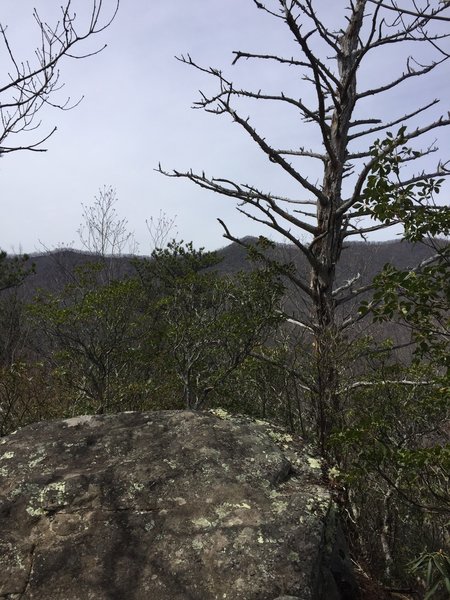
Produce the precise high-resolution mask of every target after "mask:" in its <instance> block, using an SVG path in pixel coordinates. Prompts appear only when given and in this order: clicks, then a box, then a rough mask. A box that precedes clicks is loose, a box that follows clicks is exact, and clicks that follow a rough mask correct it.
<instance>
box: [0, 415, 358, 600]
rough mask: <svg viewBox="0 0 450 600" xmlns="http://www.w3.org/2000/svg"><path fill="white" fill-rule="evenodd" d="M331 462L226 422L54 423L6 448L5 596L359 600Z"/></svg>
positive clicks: (0, 536) (0, 456) (0, 593)
mask: <svg viewBox="0 0 450 600" xmlns="http://www.w3.org/2000/svg"><path fill="white" fill-rule="evenodd" d="M356 597H357V593H356V590H355V586H354V584H353V582H352V578H351V573H350V569H349V566H348V558H347V556H346V549H345V542H344V540H343V537H342V534H341V532H340V530H339V525H338V523H337V521H336V519H335V516H334V512H333V509H332V504H331V501H330V495H329V492H328V491H327V489H326V487H325V486H324V485H323V484H322V482H321V468H320V464H319V463H318V461H316V460H315V459H314V458H311V457H309V456H308V455H306V454H305V452H304V450H302V446H301V444H300V443H299V442H298V441H297V442H296V441H294V440H293V439H292V438H291V436H290V435H288V434H286V433H284V432H283V431H281V430H279V429H276V428H273V427H271V426H269V425H268V424H267V423H263V422H259V421H252V420H250V419H246V418H234V417H233V418H229V417H228V416H227V415H226V413H224V412H223V411H216V413H215V414H212V413H196V412H191V411H162V412H155V413H122V414H118V415H111V416H92V417H89V416H87V417H79V418H74V419H68V420H61V421H53V422H42V423H37V424H35V425H31V426H29V427H25V428H23V429H21V430H19V431H17V432H15V433H14V434H11V435H10V436H8V437H6V438H3V439H2V440H0V598H2V599H10V600H12V599H23V600H28V599H30V600H31V599H36V600H37V599H39V600H42V599H45V600H89V599H92V600H94V599H95V600H128V599H129V600H144V599H145V600H148V599H151V600H187V599H191V600H213V599H214V600H216V599H217V600H219V599H220V600H223V599H225V600H275V599H276V598H279V599H280V600H281V599H286V598H290V599H291V600H353V599H354V598H356Z"/></svg>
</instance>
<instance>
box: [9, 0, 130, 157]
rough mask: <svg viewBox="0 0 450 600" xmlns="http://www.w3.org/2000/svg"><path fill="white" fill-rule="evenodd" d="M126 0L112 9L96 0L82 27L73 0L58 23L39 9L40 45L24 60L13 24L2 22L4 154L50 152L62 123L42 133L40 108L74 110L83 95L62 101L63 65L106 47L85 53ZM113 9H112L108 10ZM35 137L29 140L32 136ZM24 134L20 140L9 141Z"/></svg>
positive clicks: (66, 4)
mask: <svg viewBox="0 0 450 600" xmlns="http://www.w3.org/2000/svg"><path fill="white" fill-rule="evenodd" d="M119 1H120V0H112V2H113V6H112V8H111V9H110V11H109V12H108V11H107V9H106V7H105V4H106V2H104V0H91V2H89V4H90V5H91V7H90V12H89V13H88V18H87V20H86V25H85V26H84V27H83V26H78V23H79V19H78V17H77V15H76V13H75V11H74V10H73V8H72V2H71V0H67V1H66V3H65V5H63V6H62V7H61V13H60V18H59V20H58V21H57V22H56V23H55V24H49V23H47V22H46V21H44V20H43V19H42V18H41V17H40V15H39V13H38V12H37V10H36V9H35V10H34V13H33V16H34V20H35V22H36V25H37V28H38V30H39V32H40V45H39V47H38V48H36V49H35V51H34V54H33V55H32V56H31V57H30V58H29V59H27V60H23V59H19V58H18V53H17V51H16V50H15V49H14V48H13V44H12V42H11V41H10V39H9V37H8V28H7V26H6V25H4V24H2V23H0V44H1V45H2V46H3V56H2V65H3V69H4V70H3V72H2V75H1V76H0V156H1V155H2V154H6V153H9V152H16V151H17V150H31V151H34V152H44V151H45V148H43V144H44V143H45V142H46V141H47V140H48V139H49V138H50V136H51V135H53V134H54V133H55V131H56V127H54V128H53V129H51V130H50V131H48V132H47V133H43V134H40V133H38V131H39V130H40V129H41V122H40V120H39V113H40V112H41V110H42V109H43V108H44V107H45V106H52V107H55V108H58V109H61V110H70V109H71V108H74V107H75V106H76V105H77V104H79V102H80V100H78V101H75V102H72V101H71V99H70V98H66V99H64V100H62V101H61V100H60V99H59V97H58V92H59V91H60V90H61V88H62V87H63V83H62V82H61V79H60V71H59V68H60V66H61V63H62V62H63V60H64V59H66V58H71V59H76V60H79V59H83V58H87V57H89V56H93V55H95V54H98V53H99V52H101V51H102V50H103V49H104V48H105V46H102V47H100V48H98V49H96V50H94V51H90V52H88V53H84V54H83V53H80V48H82V47H83V44H84V42H85V41H86V40H87V39H88V38H90V37H93V36H95V35H97V34H99V33H101V32H102V31H104V30H105V29H106V28H107V27H108V26H109V25H110V24H111V23H112V21H113V19H114V18H115V16H116V14H117V11H118V8H119ZM107 12H108V14H106V13H107ZM27 133H28V134H30V133H31V134H34V139H33V140H32V141H28V139H29V137H28V136H25V137H24V136H23V134H27ZM15 136H18V142H17V143H11V144H8V143H7V140H8V139H11V138H14V137H15Z"/></svg>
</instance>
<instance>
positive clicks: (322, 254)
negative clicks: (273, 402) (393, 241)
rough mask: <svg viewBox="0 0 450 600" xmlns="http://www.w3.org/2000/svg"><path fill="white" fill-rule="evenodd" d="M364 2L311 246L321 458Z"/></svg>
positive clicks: (330, 405) (329, 409) (333, 375)
mask: <svg viewBox="0 0 450 600" xmlns="http://www.w3.org/2000/svg"><path fill="white" fill-rule="evenodd" d="M365 3H366V0H359V1H358V2H357V3H356V6H355V11H354V12H353V14H352V17H351V19H350V21H349V24H348V27H347V29H346V31H345V32H344V33H343V34H342V36H341V38H340V40H339V46H340V53H339V54H338V67H339V87H338V88H337V89H336V92H335V93H336V98H337V99H338V102H337V104H336V106H335V108H334V110H333V113H332V119H331V126H330V129H329V148H328V158H327V161H326V164H325V171H324V177H323V184H322V190H323V193H324V196H325V198H326V199H325V200H323V201H319V202H318V203H317V226H318V227H317V229H318V233H317V235H316V237H315V239H314V240H313V242H312V244H311V247H310V250H311V254H312V256H313V257H314V260H313V262H312V275H311V289H312V292H313V311H314V314H313V322H314V324H315V355H316V368H317V415H318V434H319V445H320V449H321V452H322V454H323V455H326V454H327V450H326V445H327V441H328V439H329V436H330V433H331V430H332V427H333V425H334V424H335V422H336V419H337V418H338V415H339V413H340V403H339V397H338V394H337V389H338V385H339V374H338V369H337V365H336V360H335V356H336V348H337V346H338V345H339V343H340V340H339V336H340V328H339V323H338V320H337V315H336V302H335V299H334V298H333V287H334V283H335V278H336V264H337V262H338V260H339V258H340V255H341V252H342V243H343V234H344V232H345V224H344V222H343V220H342V217H340V216H338V213H337V209H338V208H339V207H340V206H341V204H342V180H343V176H344V170H345V162H346V159H347V146H348V131H349V128H350V120H351V116H352V112H353V108H354V106H355V101H356V70H357V64H356V52H355V51H356V50H357V47H358V36H359V32H360V29H361V26H362V22H363V14H364V6H365ZM322 91H323V90H322Z"/></svg>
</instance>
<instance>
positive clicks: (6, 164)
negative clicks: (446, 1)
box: [0, 0, 450, 254]
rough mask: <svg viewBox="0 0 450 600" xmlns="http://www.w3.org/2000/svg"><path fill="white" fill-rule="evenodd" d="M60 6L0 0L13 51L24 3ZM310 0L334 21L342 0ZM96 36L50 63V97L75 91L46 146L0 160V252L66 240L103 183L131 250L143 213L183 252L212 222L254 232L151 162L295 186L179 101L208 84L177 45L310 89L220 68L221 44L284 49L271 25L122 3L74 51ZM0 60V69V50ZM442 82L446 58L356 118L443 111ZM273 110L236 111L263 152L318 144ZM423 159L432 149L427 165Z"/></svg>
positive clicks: (236, 5)
mask: <svg viewBox="0 0 450 600" xmlns="http://www.w3.org/2000/svg"><path fill="white" fill-rule="evenodd" d="M104 2H105V9H108V8H110V7H112V5H113V1H112V0H104ZM61 3H62V0H20V1H19V0H1V5H0V22H1V23H2V25H8V26H9V29H8V33H9V35H10V39H11V41H12V42H13V45H14V48H15V52H16V55H17V56H18V57H20V59H26V58H28V57H30V58H31V57H32V55H33V52H34V47H35V42H36V39H35V37H33V35H34V36H35V33H36V27H35V25H34V24H33V20H32V12H33V7H34V6H36V8H37V9H38V11H39V13H40V15H41V17H42V18H43V19H44V20H47V21H48V22H49V23H52V22H54V21H55V19H57V16H58V10H59V6H60V4H61ZM316 5H317V6H318V7H319V9H320V10H321V11H322V18H323V19H325V20H327V19H328V20H329V21H328V22H339V21H340V22H342V23H343V17H344V14H345V13H344V8H345V6H346V5H347V1H346V0H333V2H331V1H330V0H317V2H316ZM74 6H76V7H77V12H78V13H79V15H80V18H81V17H82V16H83V14H84V15H86V14H88V11H89V7H90V6H91V0H78V2H76V1H75V2H74ZM105 42H106V43H107V44H108V47H107V48H106V49H105V50H104V51H103V52H102V53H101V54H100V55H98V56H95V57H92V58H89V59H86V60H83V61H65V62H63V63H61V65H60V70H61V79H62V81H64V82H65V84H66V85H65V88H64V90H62V91H61V98H63V97H64V95H68V96H70V97H71V98H73V99H77V98H78V97H79V96H81V95H84V99H83V101H82V102H81V104H80V105H79V106H78V107H77V108H75V109H74V110H72V111H69V112H64V113H62V112H59V111H56V110H50V109H49V110H45V111H43V113H42V115H41V116H42V120H43V129H42V130H41V132H42V133H45V132H47V131H50V130H51V128H52V127H53V125H57V127H58V131H57V132H56V133H55V135H54V136H53V137H52V138H51V139H50V140H49V141H48V142H47V144H46V147H47V148H48V151H47V152H46V153H30V152H28V153H27V152H16V153H12V154H9V155H6V156H4V157H3V158H2V159H1V160H0V203H1V221H0V247H2V248H3V249H5V250H7V251H8V252H14V251H16V252H17V251H20V250H22V251H26V252H39V251H42V249H43V247H44V246H45V247H46V248H49V249H52V248H55V247H57V246H59V245H71V246H74V247H79V246H80V243H79V240H78V236H77V229H78V228H79V225H80V222H81V215H82V207H81V203H84V204H88V205H89V204H90V203H92V201H93V199H94V196H95V195H96V194H97V192H98V190H99V188H100V187H103V186H104V185H111V186H113V187H114V188H116V190H117V195H118V198H119V203H118V205H117V210H118V212H119V213H120V215H121V216H123V217H126V218H127V219H128V223H129V227H130V229H131V230H134V232H135V235H136V239H137V241H138V242H139V251H140V252H141V253H143V254H145V253H147V252H148V249H149V236H148V233H147V231H146V226H145V220H146V219H149V218H150V217H152V216H153V217H155V218H157V216H158V214H159V212H160V211H163V212H165V213H166V214H167V215H168V217H175V216H176V222H177V228H178V236H179V237H180V238H183V239H184V240H193V241H194V243H195V245H197V246H206V247H208V248H217V247H220V246H223V245H224V244H225V243H226V241H225V240H223V238H222V229H221V227H220V225H219V224H218V223H217V220H216V219H217V217H220V218H221V219H223V220H224V221H225V222H226V223H227V224H228V225H229V226H230V228H231V230H232V232H233V233H234V234H235V235H237V236H244V235H249V234H253V235H255V234H259V233H261V230H260V229H259V228H258V227H257V226H256V225H255V224H253V223H251V222H249V221H248V220H246V219H245V218H244V217H242V216H240V215H239V214H238V213H237V212H236V210H235V208H234V204H233V202H232V201H231V200H229V199H227V198H221V197H219V196H215V195H213V194H211V193H210V192H205V191H202V190H200V189H199V188H197V187H196V186H194V185H193V184H189V183H188V182H185V181H181V180H178V179H168V178H165V177H163V176H162V175H160V174H158V173H157V172H155V170H154V169H155V168H156V167H157V166H158V163H159V162H161V164H162V166H163V167H165V168H167V169H170V168H176V169H178V170H183V169H188V168H191V167H192V168H193V169H194V170H199V171H201V170H205V171H206V172H207V173H209V174H212V175H214V176H217V177H228V178H230V179H231V178H232V179H234V180H235V181H238V182H242V183H252V182H253V183H258V184H260V185H262V186H263V187H265V188H266V189H268V190H271V191H273V192H275V191H277V192H278V191H282V192H292V193H294V194H295V193H296V190H294V188H293V186H292V184H291V183H288V182H286V180H285V179H284V178H283V175H282V174H281V173H280V172H279V170H277V168H276V167H275V166H274V165H272V164H270V163H269V164H268V163H267V161H266V159H265V158H264V157H263V156H262V155H261V153H260V152H258V150H257V149H256V148H255V147H254V145H253V144H252V142H251V141H250V140H249V139H248V138H246V136H245V134H244V133H243V132H242V131H240V130H239V128H238V126H237V125H233V124H231V123H230V121H229V118H227V117H226V116H222V117H216V116H213V115H209V114H206V113H204V112H201V111H194V110H191V109H190V106H191V105H192V102H193V101H194V100H196V99H197V98H198V90H199V89H204V90H209V91H211V90H213V89H215V88H214V87H213V86H214V85H215V84H214V82H213V81H212V80H210V79H208V77H207V76H206V75H202V74H200V73H198V72H196V71H194V70H193V69H191V68H188V67H186V66H185V65H183V64H181V63H180V62H178V61H176V60H175V58H174V57H175V55H180V54H183V53H184V54H186V53H189V54H191V55H192V57H193V58H194V59H196V60H197V61H198V62H199V63H201V64H203V65H205V66H217V67H221V68H222V69H223V70H224V72H225V73H226V74H228V75H229V76H230V77H231V78H233V79H234V80H236V81H238V82H240V83H241V84H242V83H243V82H246V84H247V86H249V87H250V88H252V89H256V90H258V89H260V88H262V89H271V90H273V91H274V92H279V91H281V90H290V91H291V92H292V90H294V92H293V93H294V94H295V95H296V97H302V98H303V99H307V98H308V95H309V93H310V92H309V91H308V90H307V87H306V85H305V83H304V82H303V81H301V80H300V79H299V78H298V77H297V74H296V72H295V71H294V70H292V69H288V68H280V67H277V66H276V65H273V64H269V63H268V62H264V63H261V64H257V63H254V62H253V63H249V62H247V63H243V64H242V65H240V66H239V65H238V66H234V67H232V66H231V62H232V59H233V56H232V51H233V50H238V49H240V50H252V51H261V52H264V53H278V54H283V53H284V54H285V55H286V54H287V55H289V56H290V55H291V54H292V53H293V52H294V51H295V47H294V45H293V44H292V42H291V39H290V35H289V33H288V32H286V28H285V26H283V24H282V23H281V21H278V20H275V19H273V18H270V17H269V16H268V15H267V14H265V13H263V11H259V10H257V9H256V8H255V5H254V4H253V2H252V1H251V0H226V1H225V0H190V1H189V2H186V0H171V1H170V2H169V1H168V0H122V2H121V6H120V10H119V13H118V15H117V18H116V20H115V21H114V23H113V24H112V25H111V27H110V28H109V29H108V30H107V31H105V32H104V33H103V34H102V35H101V36H99V37H98V38H97V39H96V40H91V41H90V42H89V43H88V45H87V46H86V47H85V48H86V49H88V50H90V49H93V48H94V47H98V46H100V45H102V44H103V43H105ZM389 52H392V49H390V50H389ZM389 52H380V53H379V54H377V55H375V56H374V57H373V58H372V59H370V61H369V62H368V68H367V70H365V71H363V70H361V73H360V81H361V82H362V85H363V84H364V83H369V82H370V84H371V85H373V82H374V81H386V80H388V79H390V78H391V77H390V75H391V72H390V71H391V69H392V68H393V65H394V64H395V60H394V58H395V59H397V58H398V54H395V57H393V56H392V55H391V54H389ZM395 52H396V53H397V49H396V48H395ZM0 55H1V57H2V60H1V61H0V63H1V64H4V60H3V56H4V48H3V47H2V48H1V49H0ZM402 68H403V65H402V64H401V63H398V67H397V69H396V71H392V74H393V75H395V74H397V75H399V74H401V71H402ZM3 77H4V74H3V73H2V78H3ZM449 82H450V70H449V66H448V65H447V64H446V65H444V66H443V68H442V69H441V70H440V71H439V73H436V75H433V76H432V77H430V78H429V79H428V80H427V85H426V86H424V85H423V83H422V82H421V81H420V80H418V81H414V79H413V80H412V81H411V83H406V84H404V85H403V86H401V88H399V89H398V90H397V91H396V92H395V93H391V94H388V95H387V96H386V98H385V99H384V100H383V102H380V98H377V99H376V101H371V100H370V99H369V100H368V101H367V103H366V105H365V110H366V111H367V112H366V114H365V115H364V116H366V117H373V116H382V115H383V114H388V113H390V114H391V115H392V117H393V118H395V117H398V116H401V115H402V114H403V113H405V112H407V111H408V110H409V109H411V108H415V107H417V106H418V105H420V104H424V103H426V102H427V101H430V100H433V99H434V98H441V100H442V102H441V105H440V106H439V107H438V108H437V109H433V110H434V112H431V113H430V115H431V116H433V115H437V114H441V113H442V114H446V113H447V111H448V110H449V91H450V90H449V88H450V83H449ZM363 87H364V85H363ZM279 109H280V107H277V110H278V111H279V112H276V111H275V110H270V111H269V112H266V113H264V112H263V111H262V110H261V107H259V106H256V107H254V108H253V109H252V108H251V107H250V106H247V107H245V108H244V113H247V114H248V115H250V114H251V115H254V116H253V118H254V122H255V123H256V124H258V125H259V126H260V127H261V128H262V129H264V130H265V131H266V132H267V135H268V137H270V139H271V140H274V145H275V146H284V147H286V146H291V147H299V146H305V147H314V146H315V147H316V149H318V150H320V147H318V141H317V137H316V136H315V135H314V131H313V130H312V129H311V128H310V127H307V126H305V125H304V124H303V123H302V122H301V121H300V119H299V118H298V116H297V115H295V114H294V112H293V111H286V109H283V111H281V110H279ZM360 116H362V115H360ZM30 135H31V137H30V138H29V140H30V141H31V140H32V139H33V138H32V134H30ZM435 137H438V138H439V143H440V147H441V155H442V156H443V157H444V155H445V152H446V151H448V147H449V144H448V134H446V135H444V134H443V133H442V132H438V134H437V136H435ZM430 139H431V138H430ZM432 139H434V138H432ZM446 140H447V141H446ZM9 141H10V143H11V140H9ZM436 160H437V156H435V157H434V158H433V163H435V162H436ZM307 168H308V169H311V171H310V178H311V180H312V181H314V180H315V177H318V175H317V176H316V175H315V172H314V171H313V170H312V169H313V164H310V163H308V165H307ZM447 189H448V188H447ZM265 233H267V232H265ZM394 233H395V232H392V233H391V234H390V237H392V236H393V235H394ZM386 236H389V234H385V237H386Z"/></svg>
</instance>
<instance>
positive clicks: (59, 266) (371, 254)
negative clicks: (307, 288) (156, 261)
mask: <svg viewBox="0 0 450 600" xmlns="http://www.w3.org/2000/svg"><path fill="white" fill-rule="evenodd" d="M243 241H245V243H246V244H252V243H256V242H257V238H251V237H246V238H244V240H243ZM216 252H217V254H218V255H219V256H220V257H221V258H222V261H221V262H220V263H219V264H218V266H217V267H216V268H217V270H218V271H219V273H224V274H225V273H235V272H237V271H240V270H250V269H251V268H252V263H251V262H250V261H249V259H248V258H247V251H246V249H245V248H244V247H243V246H242V245H240V244H237V243H232V244H229V245H227V246H224V247H223V248H220V249H218V250H217V251H216ZM432 254H433V250H432V249H431V248H429V247H428V246H426V245H424V244H411V243H410V242H407V241H405V240H390V241H384V242H351V243H349V244H347V245H346V246H345V249H344V251H343V253H342V257H341V260H340V261H339V263H338V264H337V266H336V274H337V284H338V285H341V284H342V283H343V282H344V281H346V280H348V279H351V278H353V277H356V276H357V275H358V274H359V275H360V281H361V283H367V282H369V281H371V280H372V279H373V277H374V276H375V275H376V274H377V273H378V272H379V271H380V270H381V269H382V268H383V266H384V265H385V264H387V263H389V264H392V265H394V266H395V267H397V268H400V269H408V268H413V267H415V266H416V265H417V264H419V263H420V262H421V261H423V260H425V259H426V258H428V257H430V256H431V255H432ZM271 256H273V257H274V258H277V259H278V260H280V261H286V262H294V263H295V264H296V266H297V268H298V272H299V273H303V274H304V276H305V278H308V266H307V262H306V259H305V257H304V256H303V255H302V253H301V252H300V251H299V250H298V249H297V248H295V247H294V246H292V245H285V244H276V245H275V248H274V249H273V250H271ZM139 258H142V259H143V258H148V257H145V256H130V255H122V256H112V257H107V260H108V261H109V263H110V264H113V265H114V269H115V272H116V273H118V274H119V276H125V275H133V274H134V273H135V268H134V266H133V264H132V262H133V260H134V259H139ZM98 260H99V256H98V255H95V254H91V253H88V252H83V251H80V250H74V249H71V248H62V249H56V250H54V251H51V252H45V253H42V254H33V255H30V263H34V265H35V273H34V274H33V275H30V276H29V277H28V279H27V280H26V281H25V283H24V284H23V289H24V293H25V295H26V296H30V295H32V294H33V292H34V291H35V290H36V289H39V288H41V289H46V290H51V291H56V290H58V289H61V288H62V287H63V286H64V285H65V284H67V283H69V282H70V273H71V272H72V271H73V269H74V268H76V267H79V266H81V265H82V264H85V263H90V262H91V263H94V262H96V261H98Z"/></svg>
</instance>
